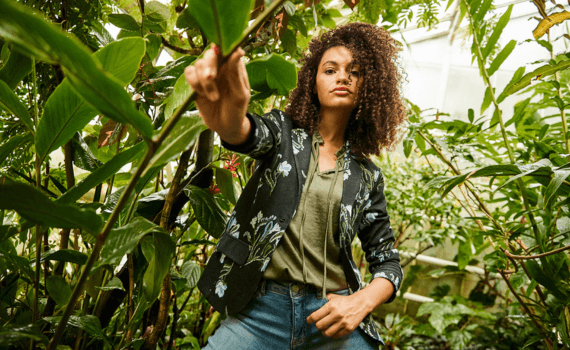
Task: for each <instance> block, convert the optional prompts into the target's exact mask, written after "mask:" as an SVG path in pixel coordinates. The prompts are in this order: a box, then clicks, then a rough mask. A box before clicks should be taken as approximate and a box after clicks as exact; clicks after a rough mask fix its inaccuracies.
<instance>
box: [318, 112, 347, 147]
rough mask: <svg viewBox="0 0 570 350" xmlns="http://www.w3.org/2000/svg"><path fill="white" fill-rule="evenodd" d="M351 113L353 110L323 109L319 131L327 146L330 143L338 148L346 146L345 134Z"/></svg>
mask: <svg viewBox="0 0 570 350" xmlns="http://www.w3.org/2000/svg"><path fill="white" fill-rule="evenodd" d="M351 112H352V110H349V111H344V110H338V109H334V110H333V109H324V108H322V109H321V111H320V113H321V122H320V124H319V128H318V129H319V133H320V134H321V137H322V138H323V141H324V142H325V144H326V143H329V144H330V145H331V146H335V147H337V148H340V147H342V146H343V145H344V133H345V131H346V127H347V126H348V121H349V120H350V114H351Z"/></svg>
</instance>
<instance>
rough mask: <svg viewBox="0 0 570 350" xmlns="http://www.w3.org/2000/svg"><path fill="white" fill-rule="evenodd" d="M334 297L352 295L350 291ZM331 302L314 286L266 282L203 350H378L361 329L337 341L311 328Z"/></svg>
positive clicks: (223, 323)
mask: <svg viewBox="0 0 570 350" xmlns="http://www.w3.org/2000/svg"><path fill="white" fill-rule="evenodd" d="M334 293H336V294H340V295H348V290H347V289H344V290H340V291H337V292H334ZM327 301H328V300H327V299H326V297H325V298H321V293H320V290H317V288H314V287H311V286H307V285H304V284H299V283H282V282H275V281H265V282H264V283H263V284H262V286H261V287H260V290H259V291H258V293H257V294H256V296H255V297H254V298H253V300H252V301H251V302H250V303H249V304H248V306H247V307H246V308H245V309H244V310H243V311H241V312H240V313H238V314H237V315H234V316H228V317H227V318H226V319H225V320H224V321H222V323H221V324H220V328H218V330H216V332H215V333H214V335H212V336H211V337H210V338H208V344H207V345H206V347H204V348H203V350H225V349H229V350H282V349H295V350H301V349H327V350H332V349H355V350H356V349H358V350H368V349H378V345H377V344H376V342H375V341H374V340H373V339H372V338H370V337H369V336H367V335H366V334H365V333H364V332H363V331H362V330H361V329H360V328H357V329H356V330H355V331H354V332H352V333H350V334H347V335H345V336H344V337H342V338H339V339H334V338H330V337H326V336H324V335H323V334H322V333H321V331H319V330H318V329H317V327H315V325H314V324H307V321H306V320H307V317H309V315H310V314H311V313H313V312H314V311H316V310H318V309H319V308H321V307H322V306H323V305H325V303H326V302H327Z"/></svg>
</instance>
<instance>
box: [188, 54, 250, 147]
mask: <svg viewBox="0 0 570 350" xmlns="http://www.w3.org/2000/svg"><path fill="white" fill-rule="evenodd" d="M217 52H218V48H217V47H216V45H215V44H212V47H211V48H210V49H208V50H207V51H206V52H205V53H204V56H203V58H201V59H199V60H197V61H196V62H195V63H194V65H192V66H188V67H186V70H185V71H184V74H185V76H186V80H187V81H188V84H190V86H191V87H192V89H194V90H195V91H196V92H197V94H198V96H197V97H196V107H197V108H198V111H199V112H200V116H201V117H202V119H203V120H204V123H205V124H206V126H207V127H208V128H210V129H211V130H213V131H215V132H217V133H218V135H220V137H221V139H222V140H224V141H225V142H227V143H228V144H232V145H239V144H241V143H243V142H245V141H246V140H247V138H248V136H249V134H250V132H251V123H250V121H249V119H248V118H247V117H246V115H245V114H246V111H247V106H248V104H249V99H250V96H251V90H250V87H249V80H248V78H247V72H246V70H245V64H244V63H243V61H242V60H241V57H243V55H244V54H245V51H243V49H241V48H239V49H237V50H235V51H234V52H233V53H232V54H231V56H230V57H229V58H228V60H227V61H226V63H224V65H222V66H221V67H220V69H219V71H218V59H219V57H218V54H217Z"/></svg>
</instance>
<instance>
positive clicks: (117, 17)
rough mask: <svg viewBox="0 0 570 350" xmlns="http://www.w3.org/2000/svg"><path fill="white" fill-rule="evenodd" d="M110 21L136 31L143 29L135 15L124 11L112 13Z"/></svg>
mask: <svg viewBox="0 0 570 350" xmlns="http://www.w3.org/2000/svg"><path fill="white" fill-rule="evenodd" d="M109 22H111V23H112V24H113V25H115V26H116V27H118V28H121V29H125V30H130V31H134V32H136V31H140V30H141V27H140V25H139V24H138V23H137V21H136V20H135V19H134V18H133V17H131V16H129V15H127V14H124V13H120V14H115V13H113V14H110V15H109Z"/></svg>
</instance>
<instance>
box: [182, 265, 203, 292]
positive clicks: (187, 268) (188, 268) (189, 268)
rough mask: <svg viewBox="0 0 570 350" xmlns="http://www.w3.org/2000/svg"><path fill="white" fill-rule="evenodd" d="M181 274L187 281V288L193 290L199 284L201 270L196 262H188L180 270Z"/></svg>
mask: <svg viewBox="0 0 570 350" xmlns="http://www.w3.org/2000/svg"><path fill="white" fill-rule="evenodd" d="M180 273H181V274H182V276H183V277H184V278H185V279H186V288H188V289H192V288H194V287H196V284H198V279H199V278H200V274H201V269H200V266H198V264H196V263H195V262H194V261H187V262H185V263H184V264H183V265H182V267H181V268H180Z"/></svg>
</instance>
